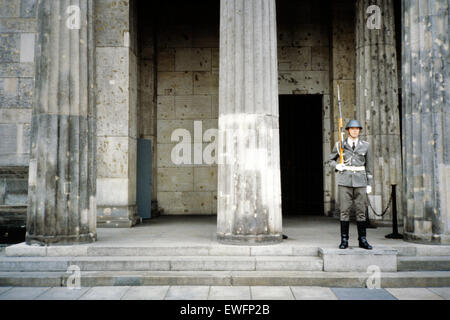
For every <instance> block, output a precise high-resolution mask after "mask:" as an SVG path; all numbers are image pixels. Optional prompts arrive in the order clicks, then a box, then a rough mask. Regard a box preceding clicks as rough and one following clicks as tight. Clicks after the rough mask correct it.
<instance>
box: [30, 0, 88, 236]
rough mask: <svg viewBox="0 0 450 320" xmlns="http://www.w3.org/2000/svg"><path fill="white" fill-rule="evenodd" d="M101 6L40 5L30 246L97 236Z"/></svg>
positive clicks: (53, 1)
mask: <svg viewBox="0 0 450 320" xmlns="http://www.w3.org/2000/svg"><path fill="white" fill-rule="evenodd" d="M93 4H94V1H93V0H79V1H73V0H41V1H40V2H39V4H38V32H39V40H38V43H37V48H36V57H37V61H36V82H35V103H34V107H33V118H32V132H31V141H32V145H31V161H30V171H29V191H28V197H29V199H28V214H27V233H26V242H27V243H28V244H33V243H39V244H73V243H83V242H91V241H94V240H95V239H96V221H95V219H96V170H95V152H96V148H95V121H96V116H95V99H94V91H93V90H94V83H95V82H94V66H95V63H94V48H95V43H94V39H93V36H94V28H93V25H92V23H93V22H92V21H93Z"/></svg>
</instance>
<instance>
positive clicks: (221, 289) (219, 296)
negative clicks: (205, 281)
mask: <svg viewBox="0 0 450 320" xmlns="http://www.w3.org/2000/svg"><path fill="white" fill-rule="evenodd" d="M250 297H251V296H250V287H249V286H236V287H234V286H211V289H210V291H209V297H208V299H209V300H250Z"/></svg>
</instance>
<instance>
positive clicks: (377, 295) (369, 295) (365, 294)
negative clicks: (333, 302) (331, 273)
mask: <svg viewBox="0 0 450 320" xmlns="http://www.w3.org/2000/svg"><path fill="white" fill-rule="evenodd" d="M331 290H333V293H334V294H335V295H336V296H337V297H338V299H339V300H396V298H395V297H394V296H392V295H391V294H390V293H389V292H387V291H386V290H384V289H368V288H331Z"/></svg>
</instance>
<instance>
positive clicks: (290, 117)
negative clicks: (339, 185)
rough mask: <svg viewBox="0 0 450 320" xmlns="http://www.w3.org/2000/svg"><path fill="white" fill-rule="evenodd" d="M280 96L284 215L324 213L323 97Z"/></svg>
mask: <svg viewBox="0 0 450 320" xmlns="http://www.w3.org/2000/svg"><path fill="white" fill-rule="evenodd" d="M279 98H280V99H279V102H280V166H281V197H282V210H283V215H299V214H302V215H303V214H305V215H323V210H324V209H323V155H322V148H323V142H322V96H321V95H280V97H279Z"/></svg>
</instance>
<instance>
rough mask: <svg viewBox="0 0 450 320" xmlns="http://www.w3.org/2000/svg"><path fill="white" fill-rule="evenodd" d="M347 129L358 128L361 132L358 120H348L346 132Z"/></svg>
mask: <svg viewBox="0 0 450 320" xmlns="http://www.w3.org/2000/svg"><path fill="white" fill-rule="evenodd" d="M348 128H360V129H361V130H362V128H363V127H362V126H361V124H360V123H359V121H358V120H350V121H349V122H348V123H347V125H346V126H345V130H348Z"/></svg>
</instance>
